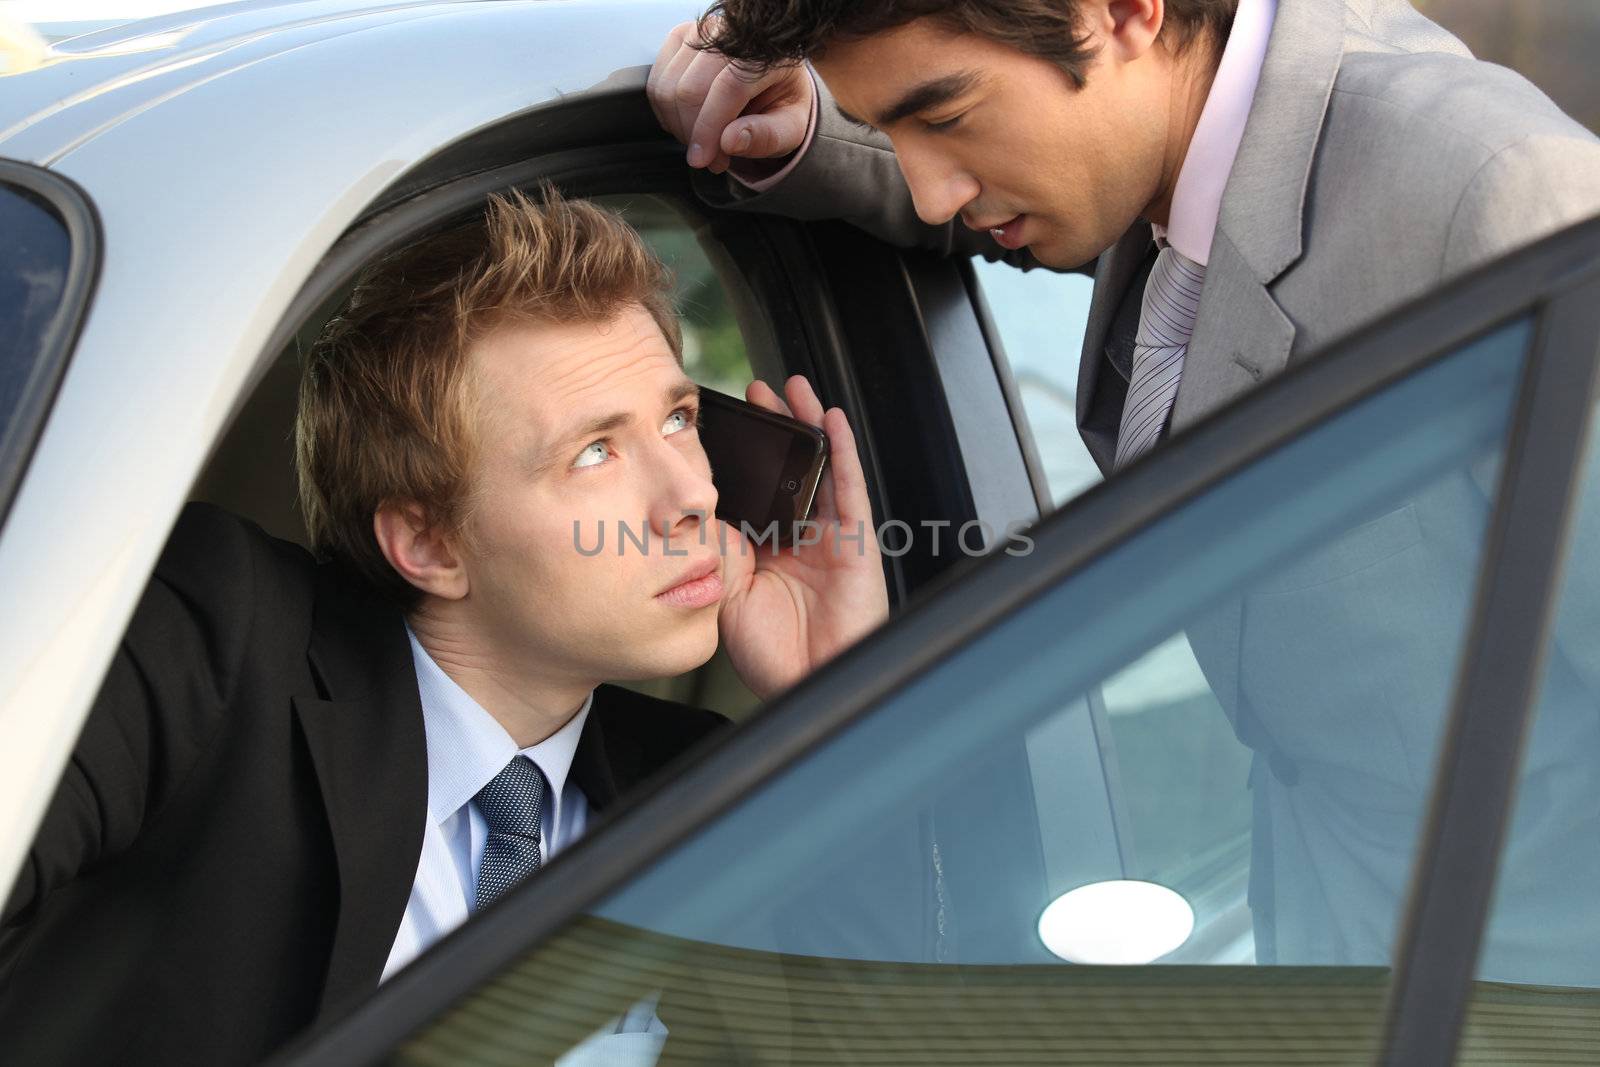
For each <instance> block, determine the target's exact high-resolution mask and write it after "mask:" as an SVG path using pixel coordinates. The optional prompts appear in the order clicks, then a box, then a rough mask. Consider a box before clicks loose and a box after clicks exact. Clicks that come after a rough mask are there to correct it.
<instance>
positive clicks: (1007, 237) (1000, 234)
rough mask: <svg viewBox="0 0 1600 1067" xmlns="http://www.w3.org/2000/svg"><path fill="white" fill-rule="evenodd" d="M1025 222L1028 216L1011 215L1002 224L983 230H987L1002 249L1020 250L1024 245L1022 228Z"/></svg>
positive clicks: (986, 227)
mask: <svg viewBox="0 0 1600 1067" xmlns="http://www.w3.org/2000/svg"><path fill="white" fill-rule="evenodd" d="M1027 221H1028V216H1026V215H1013V216H1012V217H1011V218H1009V219H1006V220H1005V221H1004V222H999V223H995V224H993V225H990V226H985V227H983V229H986V230H988V231H989V233H990V235H991V236H993V237H994V239H995V243H996V244H998V245H1000V246H1001V247H1002V248H1011V249H1016V248H1021V247H1022V246H1023V244H1024V243H1025V241H1024V239H1023V234H1022V228H1023V226H1024V225H1026V224H1027ZM974 228H976V227H974Z"/></svg>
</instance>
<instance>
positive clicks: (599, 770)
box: [571, 685, 642, 813]
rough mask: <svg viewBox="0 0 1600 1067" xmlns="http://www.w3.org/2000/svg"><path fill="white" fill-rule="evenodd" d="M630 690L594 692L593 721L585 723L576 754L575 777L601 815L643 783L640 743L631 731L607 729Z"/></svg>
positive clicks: (599, 689) (609, 688)
mask: <svg viewBox="0 0 1600 1067" xmlns="http://www.w3.org/2000/svg"><path fill="white" fill-rule="evenodd" d="M626 695H627V693H626V690H622V689H619V688H618V687H616V686H611V685H602V686H599V687H597V688H596V689H595V691H594V703H593V705H591V707H590V709H589V718H588V719H586V720H585V721H584V724H583V734H582V736H580V737H579V738H578V749H577V751H576V752H574V753H573V755H572V772H571V773H572V777H573V780H574V781H576V782H577V783H578V788H580V789H582V790H583V795H584V796H586V797H588V798H589V806H590V807H592V808H593V809H594V810H595V811H596V812H597V813H598V812H604V811H605V810H606V809H608V808H610V807H611V805H613V804H615V803H616V800H617V798H618V797H619V796H621V795H622V794H623V793H625V792H626V791H627V790H628V789H629V788H631V787H632V786H633V785H635V784H637V782H638V780H639V764H640V760H641V757H642V753H641V751H640V748H639V740H638V738H637V737H635V736H634V735H633V732H631V731H628V730H618V729H615V728H610V729H608V728H607V725H606V724H607V722H608V721H609V720H611V719H612V718H613V712H614V709H615V707H616V705H617V703H618V700H619V699H625V698H626Z"/></svg>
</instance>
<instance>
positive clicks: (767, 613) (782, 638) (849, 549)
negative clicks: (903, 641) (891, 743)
mask: <svg viewBox="0 0 1600 1067" xmlns="http://www.w3.org/2000/svg"><path fill="white" fill-rule="evenodd" d="M706 395H707V392H706V391H705V390H702V391H701V397H702V400H701V411H702V422H704V421H705V414H704V413H705V412H706V409H707V408H708V407H709V405H707V404H706V403H705V399H704V398H705V396H706ZM746 395H747V396H748V397H749V399H750V401H751V403H750V404H749V405H745V406H746V407H751V408H754V409H756V410H759V411H762V412H763V413H764V414H766V415H777V416H781V417H782V420H781V421H780V422H779V423H777V424H776V425H779V426H783V427H784V431H783V432H784V433H785V434H787V435H791V437H790V439H791V441H793V440H794V438H793V437H792V435H793V434H794V433H795V431H794V427H793V425H790V424H791V423H793V424H798V425H799V426H801V427H803V428H804V430H805V432H806V435H807V437H809V436H810V435H811V434H812V433H813V432H816V433H819V434H820V435H821V439H822V441H823V442H824V443H825V454H826V457H827V468H826V471H824V467H823V463H822V460H821V458H820V457H818V456H816V455H815V453H813V452H811V448H812V447H813V446H812V444H810V443H807V444H805V446H804V447H803V448H801V454H802V455H804V456H806V457H808V458H807V460H806V466H805V467H804V468H803V469H804V471H805V476H806V477H809V476H810V475H811V472H813V471H815V480H814V481H813V482H812V483H811V485H809V486H808V485H807V483H806V480H805V477H801V476H795V475H793V474H791V473H787V472H792V471H794V470H795V469H796V467H797V466H798V463H799V461H798V460H794V463H795V464H796V466H789V463H790V462H791V459H792V456H793V453H792V452H791V453H790V454H789V456H786V457H785V459H784V460H783V461H782V462H781V463H780V462H775V461H773V460H771V459H770V458H769V459H767V460H766V461H764V462H760V463H754V464H753V467H754V469H756V470H757V471H765V472H766V473H764V474H759V473H758V474H756V475H754V476H750V477H748V479H746V478H744V477H741V476H736V475H733V474H731V473H723V474H722V475H720V477H719V474H718V472H717V470H716V460H714V459H713V460H712V464H713V469H712V480H713V482H715V483H716V485H717V494H718V504H719V506H718V509H717V514H718V518H719V525H726V524H727V523H728V520H727V519H725V518H722V516H723V514H724V508H723V507H722V506H721V505H722V503H723V501H722V498H723V494H724V493H725V492H727V491H728V489H725V488H724V486H727V487H728V488H729V489H733V490H734V491H735V492H737V491H738V486H740V485H749V486H753V487H755V491H754V493H753V496H752V497H751V498H750V499H751V500H753V501H754V503H749V504H738V503H734V502H731V501H730V502H729V513H733V512H734V511H736V510H741V509H747V510H745V515H746V516H748V515H750V514H755V515H757V518H758V519H760V518H762V517H764V516H770V515H771V514H772V513H773V511H774V509H775V507H776V508H777V510H779V512H780V513H782V508H783V507H788V508H790V509H791V510H790V511H789V512H788V514H790V515H798V516H799V517H801V518H804V517H806V515H807V513H808V512H809V513H810V514H811V515H812V516H814V517H813V518H812V521H811V522H810V523H808V524H806V525H804V526H803V527H802V536H799V537H796V538H795V539H794V542H793V544H792V545H790V546H788V547H784V548H781V549H780V548H777V546H773V545H771V543H770V542H768V546H769V547H761V546H757V547H756V550H755V551H753V552H752V551H749V549H750V547H751V546H750V544H749V539H747V538H746V537H744V536H743V534H742V532H740V531H739V529H738V527H737V526H734V529H733V532H732V533H731V534H729V536H728V545H727V547H725V548H724V549H723V567H722V581H723V588H724V590H725V592H724V595H723V599H722V606H721V609H720V612H719V614H718V620H719V623H720V628H721V631H722V647H723V650H724V651H725V652H727V654H728V658H729V660H730V661H731V662H732V664H733V668H734V670H735V671H736V672H737V673H738V675H739V677H740V679H741V680H742V681H743V682H744V684H745V685H747V686H749V688H750V690H751V692H753V693H755V694H756V695H757V696H759V697H761V698H762V699H767V698H770V697H772V696H773V695H775V694H776V693H778V692H781V691H782V690H784V689H787V688H788V687H789V686H791V685H793V684H794V683H795V682H797V681H799V680H800V679H801V678H803V677H805V675H807V674H808V673H810V672H811V671H813V670H815V669H816V668H817V667H819V666H821V665H822V664H823V663H826V662H827V661H828V660H830V659H832V658H833V657H834V656H836V655H838V654H839V653H840V652H842V651H843V650H844V649H846V648H848V647H849V646H850V645H852V644H854V643H855V642H856V641H858V640H859V639H860V638H861V637H862V636H863V635H864V634H866V633H867V632H868V631H870V630H872V629H874V628H875V627H877V626H878V625H880V624H881V623H882V622H883V621H884V620H885V619H887V618H888V617H889V593H888V588H887V586H886V585H885V582H884V574H883V557H882V555H881V553H880V551H879V548H878V538H877V535H876V526H875V525H874V523H873V518H872V503H871V500H870V499H869V498H868V495H867V482H866V475H865V473H864V471H863V470H862V467H861V458H860V456H859V455H858V454H857V452H856V441H855V434H854V433H853V432H852V431H851V429H850V421H849V419H847V418H846V417H845V413H844V412H843V411H842V410H840V409H839V408H828V409H824V408H823V406H822V402H821V401H820V400H819V399H818V398H817V395H816V393H815V392H814V391H813V390H812V388H811V383H810V382H808V381H806V379H805V378H803V377H801V376H800V375H794V376H792V377H790V378H789V379H788V381H786V382H784V386H783V392H782V393H779V392H777V391H776V390H774V389H772V388H771V387H770V386H768V385H767V384H766V383H764V382H760V381H757V382H753V383H751V385H750V387H749V390H748V391H747V393H746ZM712 403H713V404H718V403H720V402H719V401H712ZM724 406H725V405H724ZM741 410H742V409H741ZM791 416H792V417H791ZM712 418H715V416H712ZM734 418H735V419H736V420H738V421H740V422H749V421H750V420H751V419H752V418H753V416H750V415H749V414H745V415H739V416H734ZM762 421H765V420H762ZM768 425H773V424H771V423H769V424H768ZM710 436H712V437H714V438H723V439H724V440H725V439H726V438H725V437H724V435H723V433H722V431H713V434H712V435H710ZM702 440H704V437H703V438H702ZM732 443H733V446H734V447H733V448H732V449H724V448H722V447H721V446H720V445H716V444H708V446H707V452H708V454H709V453H710V452H711V450H712V448H717V449H718V451H719V453H720V454H722V455H724V457H725V459H724V463H727V462H742V461H743V460H744V458H745V457H743V456H740V455H737V453H744V452H749V451H751V446H750V441H749V440H748V439H745V438H742V437H739V436H737V435H735V436H734V439H733V442H732ZM793 447H794V446H792V445H791V448H793ZM730 451H731V452H733V453H736V455H735V457H734V459H733V460H729V459H727V458H726V457H727V456H728V453H729V452H730ZM777 451H778V450H776V449H774V451H773V452H771V453H769V457H770V456H771V455H775V454H777ZM725 471H726V468H725ZM774 472H776V473H774ZM791 480H793V481H794V482H795V483H796V484H795V486H794V488H793V489H789V488H787V486H788V483H789V482H790V481H791ZM774 500H777V501H778V502H779V503H778V504H777V505H774V504H773V501H774ZM801 500H803V501H807V502H810V503H811V506H810V507H809V508H806V507H803V506H802V507H800V508H799V510H794V509H795V508H796V507H797V505H796V504H795V503H792V502H794V501H801ZM784 501H790V502H791V503H787V504H785V503H784ZM763 509H765V510H764V512H763ZM746 521H749V520H748V519H746ZM768 521H770V518H769V519H768ZM752 525H754V523H752ZM725 532H726V531H725Z"/></svg>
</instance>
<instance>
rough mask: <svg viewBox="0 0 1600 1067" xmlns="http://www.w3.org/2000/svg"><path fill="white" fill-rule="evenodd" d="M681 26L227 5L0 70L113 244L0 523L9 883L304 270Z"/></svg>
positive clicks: (7, 98)
mask: <svg viewBox="0 0 1600 1067" xmlns="http://www.w3.org/2000/svg"><path fill="white" fill-rule="evenodd" d="M696 11H697V7H695V6H691V5H690V4H687V3H682V2H665V3H645V2H638V0H635V2H622V0H618V2H604V0H580V2H566V0H542V2H541V0H507V2H498V3H488V2H471V3H438V2H433V3H413V4H390V5H386V6H375V5H371V4H367V5H363V4H359V3H352V2H349V0H346V2H342V3H339V2H313V3H266V4H262V3H248V4H232V5H225V6H223V7H220V8H212V9H206V10H204V11H201V12H197V13H193V14H190V15H172V16H167V17H164V18H160V19H153V20H148V21H146V22H144V23H139V24H135V25H134V26H133V27H123V28H119V29H116V30H110V31H104V32H102V33H97V34H93V35H90V36H88V37H84V38H78V39H76V40H74V41H71V42H64V43H63V45H62V46H61V47H60V48H59V49H58V52H59V54H60V55H62V56H66V57H71V58H62V59H60V60H59V61H56V62H51V63H47V64H46V65H44V66H41V67H39V68H38V69H36V70H33V71H30V72H26V73H22V74H18V75H14V76H11V77H4V78H0V156H5V157H9V158H12V159H18V160H23V161H27V162H34V163H38V164H41V165H44V166H46V167H48V168H49V169H50V170H52V171H55V172H56V173H59V174H61V175H63V176H65V177H67V178H70V179H71V180H73V181H74V182H76V183H78V185H80V186H81V187H82V188H83V189H84V190H85V191H86V192H87V193H88V195H89V197H90V199H91V200H92V202H93V204H94V206H95V209H96V211H97V213H98V215H99V218H100V222H101V233H102V244H103V250H104V256H103V263H102V268H101V272H100V276H99V281H98V285H97V287H96V290H95V295H94V298H93V301H92V303H91V304H90V308H89V314H88V317H87V320H86V322H85V324H84V328H83V331H82V334H81V336H80V339H79V341H78V344H77V346H76V349H75V351H74V352H73V354H72V357H71V361H70V365H69V368H68V371H67V373H66V376H65V379H64V381H63V383H62V387H61V390H60V393H59V395H58V396H57V399H56V401H55V404H54V406H53V408H52V410H51V413H50V415H49V418H48V422H47V423H46V425H45V428H44V432H43V435H42V437H41V439H40V441H39V444H38V447H37V450H36V451H35V453H34V456H33V459H32V461H31V463H30V466H29V468H28V470H27V472H26V475H25V477H24V479H23V482H22V484H21V486H20V488H19V491H18V494H17V497H16V499H15V501H14V503H13V505H12V508H11V511H10V514H9V517H8V518H7V520H6V523H5V527H4V530H3V533H0V588H4V589H5V590H6V591H7V600H8V602H9V603H10V604H11V605H12V610H11V611H10V612H7V613H6V616H5V617H4V619H3V620H0V812H4V813H5V817H4V820H3V821H0V884H9V883H10V881H11V879H12V878H13V877H14V875H15V872H16V869H17V866H18V864H19V863H20V862H21V859H22V857H23V856H24V854H25V852H26V849H27V847H28V844H29V842H30V841H31V839H32V836H33V833H34V832H35V829H36V826H37V823H38V820H39V818H40V817H41V815H42V813H43V810H44V807H45V805H46V804H47V802H48V800H49V798H50V796H51V795H52V793H53V791H54V789H55V787H56V782H57V779H58V778H59V775H60V770H61V767H62V766H63V764H64V762H65V760H66V758H67V755H68V752H69V751H70V749H71V746H72V744H73V743H74V741H75V740H76V737H77V735H78V732H79V730H80V728H81V726H82V722H83V719H84V717H85V715H86V714H87V712H88V709H89V706H90V703H91V702H92V700H93V698H94V696H95V694H96V692H97V691H98V689H99V685H100V682H101V678H102V676H103V674H104V672H105V668H106V665H107V664H108V663H109V661H110V658H111V655H112V652H113V650H114V649H115V647H116V644H117V642H118V641H119V640H120V638H121V636H122V632H123V629H124V628H125V626H126V625H127V621H128V618H129V617H130V615H131V613H132V610H133V607H134V604H135V603H136V601H137V599H138V597H139V594H140V593H141V591H142V590H143V588H144V585H145V583H146V581H147V580H148V577H149V573H150V569H151V567H152V566H153V565H154V562H155V560H156V557H157V555H158V554H159V552H160V550H161V548H162V545H163V544H164V542H165V539H166V537H167V534H168V532H169V530H170V527H171V524H172V521H173V520H174V519H175V518H176V515H177V512H178V510H179V508H180V506H181V505H182V502H183V501H184V499H185V498H186V497H187V495H188V493H189V491H190V487H191V485H192V483H193V480H194V478H195V476H196V475H197V473H198V472H199V471H200V470H201V467H202V465H203V464H204V462H205V460H206V458H207V454H208V452H209V450H210V447H211V444H212V442H213V441H215V440H216V439H217V437H218V436H219V434H220V432H221V430H222V428H223V427H224V425H225V423H226V422H227V420H228V419H229V417H230V415H231V414H232V412H233V411H234V410H235V408H236V406H237V405H238V404H239V403H240V402H241V400H242V399H243V397H244V395H245V394H246V392H247V390H248V388H249V386H250V385H251V383H252V382H253V381H254V380H255V376H256V375H257V374H258V373H260V372H261V371H263V370H264V369H265V367H266V366H267V365H268V363H270V361H271V359H272V358H273V357H274V356H275V355H276V353H275V352H269V351H266V350H265V346H266V345H267V343H268V341H269V338H270V335H271V334H272V332H273V330H274V329H275V328H276V327H277V326H278V325H279V322H280V319H281V318H282V317H283V315H284V313H285V311H286V309H287V308H288V307H289V304H290V301H291V300H292V299H293V298H294V296H295V294H296V293H297V292H298V291H299V289H300V288H301V286H302V284H303V283H304V282H305V281H306V279H307V277H308V276H309V275H310V274H311V272H312V270H313V268H314V267H315V266H316V264H317V263H318V261H319V260H320V259H321V258H322V256H323V255H324V254H325V253H326V252H327V251H328V249H329V248H330V247H331V246H332V245H333V244H334V242H335V241H336V240H337V239H338V237H339V236H340V234H341V233H343V232H344V231H345V229H346V228H347V227H348V226H349V225H350V224H351V223H352V221H353V220H355V219H356V218H357V217H358V215H359V214H360V213H361V211H362V210H363V209H364V208H365V207H366V206H367V205H369V204H370V203H371V202H372V201H373V200H374V199H375V198H376V197H377V196H378V195H379V194H380V193H382V192H383V190H385V189H386V188H388V187H389V186H390V185H392V184H393V183H394V181H395V180H396V179H397V178H398V177H400V176H401V175H403V174H405V173H406V172H407V171H409V170H410V169H411V168H413V167H414V166H415V165H417V164H418V163H420V162H422V161H423V160H425V159H427V158H428V157H430V156H432V155H433V154H434V153H436V152H437V151H438V150H439V149H441V148H442V147H444V146H446V145H449V144H451V143H453V142H455V141H457V140H459V139H461V138H462V137H464V136H466V135H468V134H471V133H472V132H474V131H476V130H479V129H482V128H484V127H486V126H490V125H493V124H496V123H498V122H500V121H501V120H503V119H505V118H506V117H508V116H511V115H514V114H517V113H521V112H526V111H528V110H531V109H537V108H540V107H542V106H548V105H550V104H551V103H552V102H556V101H562V100H567V99H571V98H573V97H575V96H583V95H588V94H597V93H605V92H616V91H620V90H624V89H633V90H637V89H639V88H641V87H642V86H643V82H644V76H645V72H646V70H647V68H648V65H649V64H650V63H651V62H652V61H653V60H654V58H655V54H656V52H657V50H658V49H659V47H660V44H661V41H662V39H663V38H664V37H665V35H666V32H667V30H668V29H669V28H670V27H671V26H673V25H674V24H676V23H677V22H679V21H682V20H683V19H685V18H690V17H693V15H694V14H695V13H696ZM90 46H96V48H97V50H93V51H85V49H86V48H89V47H90ZM330 99H334V100H336V101H337V102H336V103H332V104H331V103H330Z"/></svg>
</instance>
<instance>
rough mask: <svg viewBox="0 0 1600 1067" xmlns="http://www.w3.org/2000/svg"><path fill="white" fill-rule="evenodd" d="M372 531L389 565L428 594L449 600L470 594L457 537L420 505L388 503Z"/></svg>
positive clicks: (374, 517) (375, 515)
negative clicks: (452, 536) (434, 522)
mask: <svg viewBox="0 0 1600 1067" xmlns="http://www.w3.org/2000/svg"><path fill="white" fill-rule="evenodd" d="M372 532H373V534H374V535H375V536H376V537H377V539H378V548H379V549H380V550H381V551H382V552H383V558H384V559H386V560H388V561H389V566H391V567H393V568H394V569H395V573H397V574H399V575H400V577H402V578H404V579H405V580H406V581H408V582H410V583H411V584H412V585H414V586H416V587H417V588H418V589H420V590H422V591H423V592H424V593H428V594H431V595H432V596H436V597H440V598H442V599H445V600H460V599H461V598H462V597H464V596H466V595H467V589H468V583H467V570H466V567H465V566H463V565H462V560H461V556H460V553H459V552H458V551H457V547H456V544H455V540H454V539H453V538H451V537H450V536H448V535H447V534H446V533H445V532H444V531H443V530H442V529H440V528H439V527H438V526H437V525H435V524H430V523H429V522H428V520H427V514H426V513H425V512H424V511H423V510H422V506H421V505H420V504H416V503H413V502H410V501H406V502H402V503H391V504H385V505H383V506H382V507H380V508H379V509H378V510H377V511H376V512H375V513H374V514H373V516H372Z"/></svg>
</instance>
